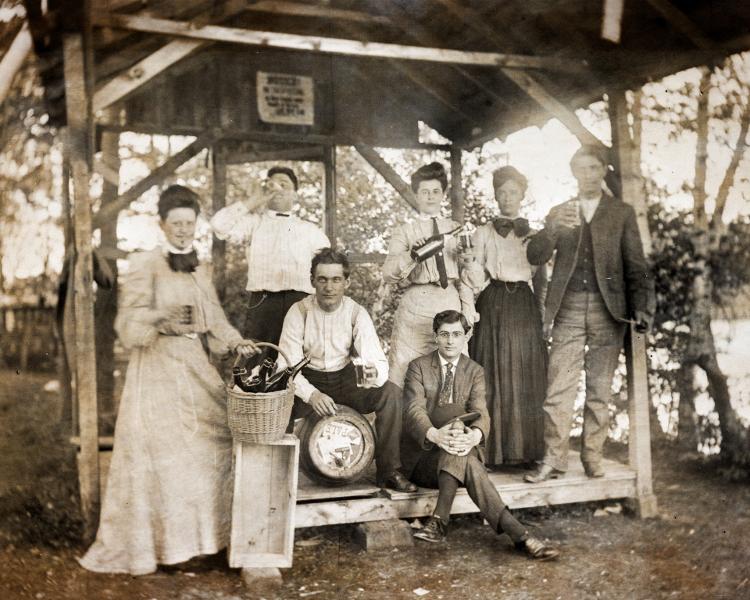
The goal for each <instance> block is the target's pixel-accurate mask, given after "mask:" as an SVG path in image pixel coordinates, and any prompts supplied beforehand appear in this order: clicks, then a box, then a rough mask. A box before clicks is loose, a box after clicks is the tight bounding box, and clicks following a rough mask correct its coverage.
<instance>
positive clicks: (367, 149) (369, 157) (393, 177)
mask: <svg viewBox="0 0 750 600" xmlns="http://www.w3.org/2000/svg"><path fill="white" fill-rule="evenodd" d="M354 147H355V148H356V149H357V152H359V154H360V156H362V158H364V159H365V160H366V161H367V162H368V163H369V164H370V166H371V167H372V168H373V169H375V170H376V171H377V172H378V173H379V174H380V175H381V176H382V177H383V179H385V180H386V181H387V182H388V183H389V184H391V186H392V187H393V189H395V190H396V191H397V192H398V194H399V196H401V197H402V198H403V199H404V200H406V202H408V203H409V205H410V206H411V207H412V208H413V209H414V210H419V209H418V208H417V197H416V196H415V195H414V192H413V191H412V189H411V187H410V186H409V184H408V183H406V182H405V181H404V180H403V179H401V176H400V175H399V174H398V173H396V171H395V170H394V169H393V167H391V165H389V164H388V163H387V162H386V161H385V159H384V158H383V157H382V156H380V154H378V152H377V150H375V148H373V147H372V146H368V145H367V144H363V143H361V142H360V143H357V144H355V145H354Z"/></svg>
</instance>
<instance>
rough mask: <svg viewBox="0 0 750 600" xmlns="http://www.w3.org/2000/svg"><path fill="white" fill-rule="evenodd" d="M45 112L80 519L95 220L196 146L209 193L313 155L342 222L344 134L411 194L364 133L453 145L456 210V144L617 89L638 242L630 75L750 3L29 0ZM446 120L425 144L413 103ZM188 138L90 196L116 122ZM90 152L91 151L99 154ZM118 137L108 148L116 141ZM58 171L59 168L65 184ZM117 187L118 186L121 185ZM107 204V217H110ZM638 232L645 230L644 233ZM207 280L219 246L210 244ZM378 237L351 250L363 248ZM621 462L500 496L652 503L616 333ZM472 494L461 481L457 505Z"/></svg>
mask: <svg viewBox="0 0 750 600" xmlns="http://www.w3.org/2000/svg"><path fill="white" fill-rule="evenodd" d="M25 5H26V9H27V14H28V27H29V30H30V32H31V35H32V39H33V43H34V49H35V51H36V53H37V55H38V57H39V59H40V64H41V67H42V77H43V82H44V85H45V89H46V98H47V102H48V107H49V111H50V115H51V119H52V122H53V123H54V124H57V125H60V126H64V132H65V138H64V139H65V158H66V165H67V167H68V168H67V171H66V172H68V173H69V174H70V179H71V183H72V200H73V202H72V206H73V209H72V229H73V231H74V240H75V248H76V255H75V256H76V259H75V279H74V286H73V287H74V314H75V348H76V350H77V357H76V363H75V373H74V375H75V379H76V381H77V385H76V387H75V394H76V398H77V403H76V406H77V410H78V415H79V418H78V426H79V429H80V455H79V458H80V460H79V476H80V490H81V500H82V504H83V506H82V509H83V514H84V516H85V519H86V523H87V524H88V531H89V533H93V532H94V531H95V527H96V522H97V518H98V512H99V489H100V486H99V433H98V430H97V410H98V405H97V381H96V378H95V377H93V376H92V375H91V374H93V373H96V368H97V365H96V350H95V327H94V298H93V290H92V232H93V231H94V230H95V229H97V228H107V227H109V228H112V227H113V220H114V219H115V217H116V215H117V213H118V212H119V210H120V209H122V208H123V207H125V206H127V205H128V204H129V203H130V202H132V201H133V200H135V199H137V198H138V197H139V196H140V195H141V194H143V193H144V192H145V191H146V190H148V189H149V188H151V187H152V186H154V185H159V184H160V182H162V181H163V180H164V179H165V177H167V176H168V175H169V174H170V173H172V172H173V171H174V170H175V169H176V168H177V167H178V166H179V165H181V164H182V163H184V162H185V161H186V160H188V159H189V158H190V157H192V156H194V155H196V154H197V153H198V152H200V151H201V150H203V149H205V148H210V149H211V151H212V157H213V175H214V185H213V190H214V191H213V207H214V209H218V208H220V207H222V206H223V205H224V196H225V191H226V167H227V165H228V164H232V163H238V162H251V161H261V160H314V161H320V162H322V163H323V164H324V165H325V207H324V214H325V229H326V232H327V233H328V235H329V237H330V238H331V239H335V236H336V185H335V178H336V161H335V157H336V153H335V149H336V146H337V145H351V146H355V147H356V148H357V150H358V151H359V153H360V154H361V155H362V156H363V157H364V158H365V160H366V161H367V162H368V163H369V164H370V165H372V166H373V167H374V168H375V169H376V170H377V171H378V172H379V173H380V174H381V175H382V176H383V177H384V178H385V179H386V180H387V181H388V182H389V183H390V184H392V185H393V186H394V187H395V188H396V190H397V191H398V192H399V194H401V196H403V198H404V199H405V201H407V202H409V203H411V204H413V203H414V199H413V197H412V195H411V192H410V190H409V188H408V186H406V185H405V183H404V182H403V181H402V180H401V179H400V178H399V177H398V175H397V174H396V173H395V172H394V171H393V169H391V168H390V167H389V165H388V164H387V163H386V161H385V160H384V159H383V158H382V156H381V155H380V154H379V153H378V152H377V151H376V150H375V149H374V148H375V147H392V148H438V149H444V150H446V151H449V152H450V157H451V160H450V162H451V167H452V179H453V185H452V193H451V206H452V210H453V215H454V218H455V219H456V220H458V221H459V222H461V221H463V218H464V217H463V199H462V195H461V185H460V181H461V151H462V149H469V148H473V147H475V146H477V145H479V144H482V143H483V142H485V141H487V140H490V139H493V138H495V137H498V136H503V135H506V134H508V133H511V132H513V131H516V130H518V129H520V128H523V127H525V126H528V125H531V124H539V123H542V122H544V121H545V120H547V119H549V118H551V117H556V118H558V119H559V120H560V121H561V122H562V123H563V124H565V125H566V126H567V127H568V128H569V129H570V131H571V132H572V133H573V134H575V135H576V136H577V137H578V138H579V140H581V142H585V143H593V144H601V142H600V141H599V140H598V139H597V138H596V137H594V136H593V135H592V134H591V133H590V132H589V131H588V130H587V129H586V128H585V127H584V126H583V125H582V124H581V122H580V121H579V120H578V118H577V117H576V115H575V112H574V111H575V109H577V108H579V107H585V106H587V105H588V104H590V103H591V102H594V101H597V100H600V99H602V97H603V96H604V95H606V96H607V98H608V101H609V110H610V115H611V122H612V139H613V142H614V143H613V152H612V163H613V166H614V171H613V173H612V181H611V185H612V186H614V187H615V188H616V189H619V190H620V193H621V194H622V196H623V198H624V199H625V200H626V201H627V202H629V203H631V204H633V205H634V206H635V207H636V210H637V213H638V216H639V220H640V221H639V223H640V226H641V227H642V231H643V234H644V241H645V243H646V244H647V245H648V239H649V238H648V230H647V226H646V219H645V204H646V203H645V191H644V187H643V183H642V180H641V178H640V175H639V165H638V164H637V161H636V160H635V158H634V157H635V153H634V146H633V143H632V135H631V132H630V130H629V126H628V103H627V100H626V95H625V92H626V90H628V89H636V88H638V87H640V86H642V85H643V84H644V83H646V82H647V81H649V80H651V79H658V78H660V77H663V76H665V75H667V74H670V73H674V72H676V71H679V70H681V69H684V68H687V67H691V66H696V65H705V64H712V63H714V62H718V61H721V60H722V59H723V58H724V57H726V56H727V55H729V54H731V53H733V52H737V51H742V50H745V49H748V48H750V36H749V35H748V34H747V32H748V31H750V4H748V3H743V2H736V1H735V0H711V1H708V0H598V1H594V0H506V1H505V2H496V1H493V0H392V1H388V2H383V1H381V0H293V1H286V0H257V1H253V0H84V1H82V2H74V1H72V0H47V1H46V2H42V1H41V0H25ZM420 120H421V121H423V122H425V123H427V124H428V125H430V126H431V127H432V128H433V129H435V130H436V131H438V132H439V133H440V134H442V135H443V136H444V137H445V138H446V139H448V140H450V144H446V145H430V144H422V143H420V141H419V135H418V126H417V124H418V121H420ZM121 131H134V132H142V133H152V134H164V135H190V136H195V141H193V142H192V143H191V144H189V145H188V146H187V147H186V148H185V149H184V150H181V151H180V152H178V153H176V154H175V155H174V156H172V157H170V158H169V159H168V160H167V161H166V162H165V163H164V164H163V165H161V166H160V167H158V168H156V169H154V171H153V172H152V173H151V174H150V175H148V176H147V177H145V178H144V179H143V180H141V181H139V182H138V183H136V184H135V185H133V186H132V187H131V188H130V189H128V190H127V191H125V192H123V193H121V194H120V195H119V197H116V198H115V200H114V201H113V202H110V203H108V204H106V205H103V206H102V207H101V208H99V210H98V211H97V212H93V211H92V199H91V197H90V192H89V178H90V176H91V174H92V172H94V171H97V172H99V173H100V174H102V176H103V177H104V179H105V181H107V182H109V184H110V185H115V186H116V185H117V173H116V170H115V172H113V169H112V167H111V166H110V165H108V164H107V160H106V158H107V154H106V153H107V151H108V148H109V152H110V153H111V136H110V135H109V134H112V133H113V132H115V133H116V132H121ZM100 152H101V154H100ZM115 155H116V152H115ZM67 189H69V186H66V190H67ZM116 189H117V188H116V187H115V190H116ZM115 224H116V223H115ZM647 249H648V248H647ZM213 256H214V262H215V271H216V273H217V285H218V286H219V287H220V288H221V284H222V277H223V263H222V257H223V248H222V245H221V244H220V243H218V241H216V240H215V244H214V248H213ZM378 259H379V257H377V256H372V255H368V256H359V257H357V260H359V261H360V262H366V261H376V260H378ZM626 350H627V367H628V382H627V384H628V396H629V416H630V436H629V440H630V442H629V444H630V459H629V463H628V465H612V466H611V468H610V469H608V475H607V476H606V477H605V478H604V479H602V480H598V481H597V482H595V483H594V482H592V481H590V480H587V479H586V478H585V477H583V476H582V475H580V476H579V475H577V474H572V475H570V476H569V477H567V478H565V479H563V480H560V481H556V482H550V483H549V484H544V485H540V486H537V487H535V488H533V489H531V488H529V486H527V485H525V484H522V483H518V482H517V481H516V482H512V481H510V480H509V479H508V478H505V479H503V478H500V479H498V480H497V481H496V483H497V485H498V486H499V487H500V488H501V489H502V492H503V495H504V497H505V498H506V499H507V501H508V502H509V504H510V505H511V506H512V507H523V506H533V505H539V504H554V503H563V502H577V501H588V500H596V499H603V498H615V497H617V498H623V497H624V498H631V499H633V500H634V502H635V505H636V508H637V509H638V510H639V512H640V514H641V515H642V516H651V515H654V514H655V512H656V500H655V497H654V495H653V492H652V485H651V456H650V438H649V406H648V405H649V398H648V386H647V380H646V378H647V364H646V347H645V339H644V337H643V336H640V335H637V334H635V333H632V334H631V335H630V336H629V341H628V343H627V349H626ZM300 498H303V499H305V498H306V501H305V502H303V503H301V504H300V505H299V507H298V510H297V520H296V525H297V526H310V525H320V524H326V523H333V522H357V521H367V520H378V519H386V518H392V517H394V516H397V517H406V516H418V515H421V514H428V513H429V512H430V511H431V507H432V506H431V503H434V497H433V496H429V495H428V496H419V497H411V498H403V497H397V496H393V495H391V496H386V495H383V494H380V495H376V496H369V497H366V498H360V499H355V500H351V499H349V500H342V499H337V498H326V499H324V500H320V499H318V500H316V496H315V494H314V493H312V492H311V493H309V494H308V495H307V496H305V494H304V493H301V495H300ZM471 510H475V509H474V508H473V505H472V504H471V501H470V500H469V499H468V497H459V498H458V499H457V502H456V511H457V512H467V511H471Z"/></svg>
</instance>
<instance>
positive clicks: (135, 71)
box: [93, 0, 244, 114]
mask: <svg viewBox="0 0 750 600" xmlns="http://www.w3.org/2000/svg"><path fill="white" fill-rule="evenodd" d="M243 8H244V3H243V2H240V1H239V0H231V1H230V2H227V3H226V4H224V5H223V6H222V8H221V10H220V11H219V12H215V13H211V15H206V16H201V17H199V18H197V19H195V20H194V21H192V23H193V25H196V26H197V25H203V24H206V23H208V22H209V19H213V20H215V21H219V22H220V21H222V20H225V19H228V18H229V17H231V16H233V15H235V14H237V13H240V12H242V9H243ZM208 45H209V42H205V41H203V40H181V39H180V40H174V41H172V42H169V43H168V44H166V45H164V46H162V47H161V48H159V49H158V50H156V51H155V52H154V53H152V54H151V55H149V56H147V57H145V58H143V59H142V60H140V61H139V62H138V63H136V64H135V65H133V66H132V67H130V68H129V69H128V70H127V72H126V73H121V74H120V75H117V76H116V77H115V78H114V79H111V80H110V81H108V82H107V83H105V84H104V85H103V86H101V87H100V88H99V89H98V90H96V92H95V93H94V99H93V111H94V113H95V114H96V113H97V112H98V111H101V110H104V109H105V108H107V107H108V106H110V105H112V104H114V103H115V102H117V101H118V100H122V99H123V98H124V97H125V96H127V95H129V94H131V93H133V92H134V91H135V90H137V89H138V88H139V87H141V86H142V85H143V84H144V83H146V82H147V81H149V80H151V79H153V78H154V77H156V76H157V75H158V74H159V73H161V72H163V71H165V70H166V69H168V68H169V67H170V66H172V65H173V64H175V63H177V62H179V61H181V60H182V59H183V58H185V57H186V56H188V55H189V54H192V53H193V52H195V51H196V50H199V49H200V48H204V47H206V46H208Z"/></svg>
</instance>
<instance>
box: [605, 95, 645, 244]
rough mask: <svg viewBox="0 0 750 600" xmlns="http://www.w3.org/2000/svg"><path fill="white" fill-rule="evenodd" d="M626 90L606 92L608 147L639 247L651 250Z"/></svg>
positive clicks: (643, 189)
mask: <svg viewBox="0 0 750 600" xmlns="http://www.w3.org/2000/svg"><path fill="white" fill-rule="evenodd" d="M625 94H626V90H612V91H610V92H609V120H610V124H611V125H610V126H611V128H612V148H613V150H615V152H616V156H617V160H616V161H615V162H616V164H617V167H618V169H619V175H620V188H621V194H622V200H623V202H627V203H628V204H630V205H631V206H632V207H633V208H634V209H635V214H636V217H637V218H638V230H639V232H640V234H641V243H642V244H643V251H644V253H645V254H646V256H648V255H649V254H651V233H650V232H649V229H648V205H647V202H646V200H647V199H646V186H645V184H644V181H643V176H642V175H641V165H640V158H639V157H640V148H636V147H635V144H634V140H633V137H632V136H631V135H630V126H629V124H628V101H627V98H626V95H625Z"/></svg>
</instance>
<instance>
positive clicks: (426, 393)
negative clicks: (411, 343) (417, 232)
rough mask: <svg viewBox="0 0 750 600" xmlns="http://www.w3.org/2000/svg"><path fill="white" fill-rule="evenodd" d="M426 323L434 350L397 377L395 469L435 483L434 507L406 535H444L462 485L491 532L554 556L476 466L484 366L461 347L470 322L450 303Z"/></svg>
mask: <svg viewBox="0 0 750 600" xmlns="http://www.w3.org/2000/svg"><path fill="white" fill-rule="evenodd" d="M432 329H433V332H434V334H435V342H436V344H437V347H438V349H437V350H436V351H435V352H431V353H430V354H426V355H424V356H422V357H420V358H417V359H415V360H413V361H412V362H411V363H410V364H409V368H408V369H407V371H406V381H405V384H404V402H405V406H404V411H405V412H404V416H405V423H404V429H403V431H404V434H405V435H404V436H403V437H402V447H401V458H402V464H403V467H402V470H403V471H404V473H405V474H406V475H407V477H409V478H411V479H412V481H414V482H415V483H417V484H418V485H421V486H423V487H428V488H437V489H438V499H437V505H436V506H435V510H434V512H433V514H432V516H431V517H430V518H429V519H428V521H427V524H426V525H425V526H424V527H423V528H422V529H420V530H419V531H417V533H415V534H414V537H416V538H417V539H420V540H424V541H426V542H442V541H444V540H445V537H446V526H447V524H448V519H449V518H450V514H451V507H452V505H453V500H454V498H455V496H456V491H457V490H458V488H459V486H465V487H466V490H467V491H468V492H469V496H470V497H471V499H472V500H473V501H474V504H476V505H477V507H478V508H479V510H480V512H481V513H482V516H483V517H484V518H485V519H486V520H487V521H488V522H489V524H490V527H492V529H493V530H494V531H496V532H497V533H506V534H507V535H508V536H509V537H510V539H511V540H512V541H513V542H514V543H515V545H516V547H517V548H518V549H519V550H521V551H523V552H525V553H526V554H527V555H528V556H529V557H531V558H534V559H537V560H550V559H554V558H556V557H557V555H558V551H557V550H556V549H554V548H552V547H550V546H548V545H547V544H545V543H544V542H542V541H541V540H540V539H538V538H536V537H534V536H532V535H530V534H529V532H528V531H527V530H526V528H525V527H524V526H523V525H522V524H521V523H519V521H518V520H517V519H516V518H515V517H514V516H513V515H512V514H511V513H510V511H509V510H508V507H507V506H506V505H505V503H504V502H503V501H502V499H501V498H500V495H499V494H498V492H497V488H495V485H494V484H493V483H492V481H490V478H489V475H488V474H487V470H486V469H485V468H484V461H483V459H482V457H481V456H480V452H481V450H482V448H481V446H480V443H481V442H482V440H484V439H485V438H486V437H487V434H488V433H489V430H490V418H489V415H488V413H487V403H486V400H485V396H486V394H485V387H484V369H482V367H481V366H480V365H479V364H478V363H476V362H474V361H473V360H471V359H470V358H468V357H466V356H465V355H463V354H461V350H462V349H463V347H464V344H465V343H466V334H467V333H468V332H469V330H470V329H471V328H470V327H469V324H468V322H467V321H466V317H464V315H463V314H461V313H460V312H458V311H457V310H445V311H443V312H439V313H438V314H436V315H435V318H434V319H433V323H432Z"/></svg>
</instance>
